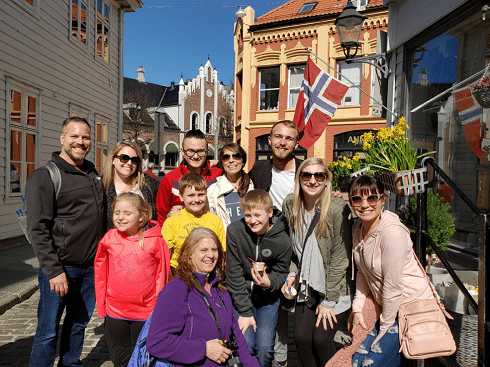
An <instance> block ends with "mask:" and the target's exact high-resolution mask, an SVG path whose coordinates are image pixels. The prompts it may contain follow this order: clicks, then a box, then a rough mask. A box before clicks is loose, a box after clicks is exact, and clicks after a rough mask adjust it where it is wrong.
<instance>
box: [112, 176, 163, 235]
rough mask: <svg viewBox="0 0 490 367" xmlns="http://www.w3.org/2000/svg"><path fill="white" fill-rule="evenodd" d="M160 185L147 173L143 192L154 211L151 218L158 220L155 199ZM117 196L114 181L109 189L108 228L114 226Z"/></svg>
mask: <svg viewBox="0 0 490 367" xmlns="http://www.w3.org/2000/svg"><path fill="white" fill-rule="evenodd" d="M158 185H159V182H158V181H157V180H155V179H154V178H153V177H151V176H150V175H147V174H145V182H144V184H143V187H142V188H141V192H142V193H143V198H144V199H145V201H146V202H147V203H148V204H150V206H151V210H152V212H153V215H152V218H151V219H153V220H157V209H156V204H155V200H156V197H157V191H158ZM116 196H117V195H116V188H115V186H114V182H113V183H111V185H110V186H109V189H108V190H107V230H109V229H112V228H114V223H113V222H112V215H113V211H112V203H113V202H114V199H115V198H116Z"/></svg>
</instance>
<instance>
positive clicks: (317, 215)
mask: <svg viewBox="0 0 490 367" xmlns="http://www.w3.org/2000/svg"><path fill="white" fill-rule="evenodd" d="M319 220H320V210H318V209H316V210H315V214H314V215H313V218H312V219H311V223H310V226H309V227H308V231H307V232H306V236H305V240H304V241H303V249H302V251H301V259H300V261H299V267H298V270H299V271H300V272H301V266H302V265H303V258H304V254H305V248H306V241H308V238H309V237H310V235H311V234H312V233H313V230H314V229H315V227H316V225H317V224H318V221H319Z"/></svg>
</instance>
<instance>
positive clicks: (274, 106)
mask: <svg viewBox="0 0 490 367" xmlns="http://www.w3.org/2000/svg"><path fill="white" fill-rule="evenodd" d="M346 3H347V0H341V1H339V0H319V1H306V0H291V1H289V2H287V3H285V4H283V5H281V6H280V7H278V8H276V9H273V10H271V11H270V12H268V13H266V14H264V15H262V16H259V17H258V18H255V12H254V10H253V9H252V8H251V7H247V8H246V9H245V12H246V15H245V16H244V17H242V18H238V20H237V22H236V24H235V33H234V35H235V74H236V76H235V120H234V121H235V132H236V140H237V141H238V142H240V144H241V145H242V147H243V148H244V149H245V150H246V151H247V152H248V155H249V163H248V164H249V168H251V167H252V165H253V163H254V161H255V160H257V159H267V158H269V157H270V156H271V151H270V147H269V145H268V142H267V138H268V134H269V132H270V128H271V126H272V125H273V124H274V123H275V122H276V121H279V120H283V119H288V120H292V119H293V117H294V111H295V107H296V101H297V98H298V94H299V90H300V86H301V83H302V81H303V74H304V70H305V66H306V61H307V59H308V57H309V56H310V53H309V52H308V50H306V49H305V47H307V48H309V49H310V50H312V51H313V52H314V53H315V54H317V55H318V56H319V57H320V58H322V59H323V60H325V61H326V62H327V63H328V64H330V65H331V66H332V67H333V68H334V70H332V69H330V68H329V67H328V66H327V65H325V64H324V63H323V62H322V61H320V60H319V59H317V58H315V57H313V60H314V61H315V62H316V63H317V64H318V65H319V66H320V67H321V68H323V69H324V70H325V71H326V72H328V73H329V74H332V75H335V74H336V70H338V71H340V72H341V73H342V74H343V75H344V76H345V77H346V78H348V79H349V80H350V81H351V82H352V83H353V84H356V85H358V86H360V87H361V88H362V89H363V90H364V91H367V92H368V93H369V94H373V93H374V94H378V93H377V92H376V89H377V85H379V80H378V77H377V74H376V70H375V69H374V67H372V66H370V65H368V64H361V63H350V64H348V63H346V62H345V56H344V53H343V51H342V47H341V46H340V42H339V37H338V34H337V33H336V28H335V25H334V22H335V19H336V18H337V17H338V16H339V15H340V13H341V12H342V11H343V8H344V7H345V5H346ZM353 3H355V4H356V5H357V8H358V10H359V11H361V12H362V14H364V15H367V16H369V20H368V21H366V22H365V23H364V26H363V29H362V33H361V47H360V50H359V52H358V56H366V55H373V54H376V46H377V34H378V31H384V32H386V30H387V27H388V9H387V7H386V6H384V5H383V1H382V0H357V1H356V0H354V1H353ZM340 79H341V80H343V81H345V82H346V83H347V84H350V83H349V82H347V81H346V80H345V78H343V77H341V78H340ZM381 115H382V114H381V108H380V106H379V105H378V104H377V103H375V102H373V100H372V99H371V98H370V97H368V96H366V95H365V94H362V93H361V92H360V91H359V89H357V88H356V87H355V86H353V85H352V84H351V88H350V89H349V91H348V92H347V94H346V96H345V97H344V99H343V100H342V103H341V105H340V106H339V108H338V109H337V111H336V112H335V115H334V116H333V118H332V119H331V121H330V123H329V125H328V126H327V128H326V130H325V131H324V133H323V135H322V137H321V138H320V139H319V140H318V141H317V142H316V143H315V144H314V146H313V147H311V148H310V149H308V151H306V150H305V149H302V148H301V147H300V148H299V149H298V150H297V151H296V154H297V155H299V156H301V157H303V158H304V157H306V156H308V157H311V156H318V157H322V158H324V159H326V160H327V161H332V160H334V159H336V158H337V157H338V156H341V155H343V156H350V155H352V154H354V153H355V151H356V150H357V149H359V148H356V146H354V145H353V144H351V141H352V140H353V139H354V138H355V137H358V136H359V135H361V134H362V133H363V132H365V131H367V130H372V129H375V128H380V127H384V126H385V125H386V119H385V118H384V117H382V116H381Z"/></svg>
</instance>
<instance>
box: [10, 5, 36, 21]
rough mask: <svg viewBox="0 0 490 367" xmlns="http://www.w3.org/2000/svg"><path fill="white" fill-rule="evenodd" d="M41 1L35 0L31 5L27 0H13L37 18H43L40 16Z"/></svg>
mask: <svg viewBox="0 0 490 367" xmlns="http://www.w3.org/2000/svg"><path fill="white" fill-rule="evenodd" d="M40 1H41V0H34V6H31V5H29V4H28V3H27V2H26V0H12V2H13V3H15V4H17V5H18V6H19V7H20V8H21V9H22V10H24V11H26V12H27V13H29V14H30V15H31V16H33V17H34V18H36V19H37V20H39V19H41V17H40V16H39V2H40Z"/></svg>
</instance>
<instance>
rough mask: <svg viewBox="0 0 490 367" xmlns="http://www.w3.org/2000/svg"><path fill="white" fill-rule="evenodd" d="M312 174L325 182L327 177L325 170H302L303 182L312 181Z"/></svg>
mask: <svg viewBox="0 0 490 367" xmlns="http://www.w3.org/2000/svg"><path fill="white" fill-rule="evenodd" d="M312 176H313V177H315V181H316V182H323V181H325V180H326V179H327V174H326V173H325V172H301V173H300V174H299V178H300V179H301V181H303V182H308V181H310V180H311V177H312Z"/></svg>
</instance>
